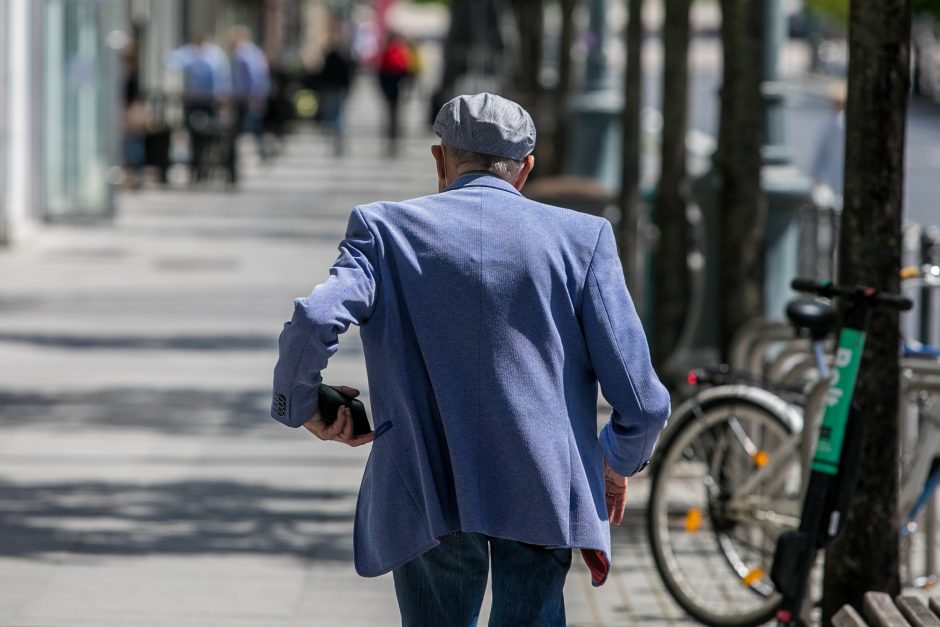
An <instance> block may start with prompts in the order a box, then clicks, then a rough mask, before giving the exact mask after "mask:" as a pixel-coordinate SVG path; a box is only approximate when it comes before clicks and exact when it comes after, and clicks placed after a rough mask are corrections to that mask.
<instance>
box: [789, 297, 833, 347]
mask: <svg viewBox="0 0 940 627" xmlns="http://www.w3.org/2000/svg"><path fill="white" fill-rule="evenodd" d="M787 318H788V319H789V320H790V322H792V323H793V325H794V326H795V327H797V328H799V329H808V330H809V334H810V336H811V337H812V338H813V340H822V339H824V338H825V337H826V336H827V335H829V333H830V332H831V331H832V327H833V325H834V324H835V321H836V311H835V309H833V308H832V305H827V304H826V303H823V302H820V301H818V300H808V299H805V298H800V299H797V300H794V301H792V302H790V304H789V305H787Z"/></svg>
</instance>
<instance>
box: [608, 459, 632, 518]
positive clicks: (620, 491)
mask: <svg viewBox="0 0 940 627" xmlns="http://www.w3.org/2000/svg"><path fill="white" fill-rule="evenodd" d="M604 499H605V501H606V502H607V522H608V523H612V524H614V525H619V524H620V523H621V522H622V521H623V512H624V510H625V509H626V507H627V478H626V477H624V476H623V475H621V474H619V473H618V472H617V471H616V470H614V469H613V468H611V467H610V466H609V465H608V464H607V460H606V459H605V460H604Z"/></svg>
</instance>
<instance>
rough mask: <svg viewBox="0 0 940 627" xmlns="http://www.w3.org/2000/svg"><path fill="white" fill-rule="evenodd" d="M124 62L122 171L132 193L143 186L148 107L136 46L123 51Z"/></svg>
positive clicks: (133, 44) (127, 47) (131, 44)
mask: <svg viewBox="0 0 940 627" xmlns="http://www.w3.org/2000/svg"><path fill="white" fill-rule="evenodd" d="M123 55H124V56H123V59H124V124H123V132H124V167H125V171H126V172H127V174H128V183H129V184H130V187H131V188H132V189H139V188H140V187H141V185H142V184H143V177H144V166H145V165H146V163H147V103H146V102H145V101H144V97H143V94H142V93H141V91H140V72H139V70H138V67H139V66H138V61H137V44H136V43H135V42H131V43H130V44H129V45H128V46H126V47H125V49H124V53H123Z"/></svg>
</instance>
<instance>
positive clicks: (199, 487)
mask: <svg viewBox="0 0 940 627" xmlns="http://www.w3.org/2000/svg"><path fill="white" fill-rule="evenodd" d="M355 496H356V495H355V493H354V492H348V491H324V490H284V489H277V488H272V487H269V486H262V485H253V484H246V483H238V482H227V481H205V482H199V481H186V482H178V483H166V484H158V485H136V484H133V483H119V484H116V483H104V482H62V483H52V484H40V485H28V486H17V485H4V484H2V483H0V556H9V557H42V556H43V555H52V554H55V553H60V552H65V551H67V552H69V553H73V554H87V555H140V554H150V553H153V554H177V555H178V554H222V553H233V554H234V553H239V554H267V555H272V554H274V555H296V556H298V557H311V556H312V557H315V558H316V559H318V560H321V561H333V562H351V561H352V544H351V540H352V533H351V531H350V525H351V521H352V512H353V507H354V505H355Z"/></svg>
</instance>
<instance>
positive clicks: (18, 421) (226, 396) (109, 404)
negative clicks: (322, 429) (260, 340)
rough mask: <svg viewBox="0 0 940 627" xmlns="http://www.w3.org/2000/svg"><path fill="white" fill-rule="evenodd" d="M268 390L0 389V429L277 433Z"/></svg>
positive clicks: (254, 434) (163, 432)
mask: <svg viewBox="0 0 940 627" xmlns="http://www.w3.org/2000/svg"><path fill="white" fill-rule="evenodd" d="M270 408H271V391H270V390H240V391H219V390H198V389H178V388H171V389H147V388H110V389H104V390H92V391H84V390H82V391H74V392H60V393H54V392H34V391H30V392H9V391H0V429H4V430H6V429H17V428H28V429H35V428H37V427H48V428H50V429H55V430H56V431H59V432H61V431H69V430H71V429H75V430H87V429H89V428H94V427H106V428H126V429H136V430H140V429H143V430H149V431H155V432H157V433H162V434H166V435H192V436H198V435H207V436H208V435H225V434H226V433H228V432H231V435H235V434H236V433H235V432H237V433H238V434H243V435H245V436H246V437H247V436H248V433H246V432H250V437H253V438H254V437H272V438H276V437H283V436H284V431H285V430H284V429H283V427H281V428H280V429H278V428H277V427H280V425H278V424H276V423H275V422H274V421H273V420H272V419H271V418H270Z"/></svg>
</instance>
